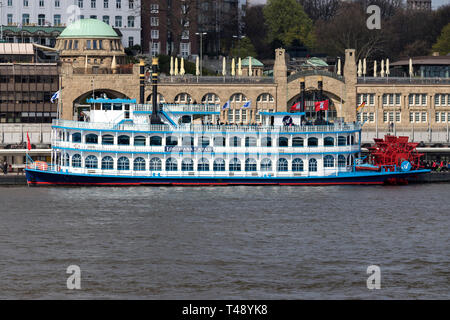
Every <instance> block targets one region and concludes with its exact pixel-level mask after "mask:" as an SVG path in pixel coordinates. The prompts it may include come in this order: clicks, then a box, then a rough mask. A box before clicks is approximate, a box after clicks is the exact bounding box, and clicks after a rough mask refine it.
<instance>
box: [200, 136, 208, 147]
mask: <svg viewBox="0 0 450 320" xmlns="http://www.w3.org/2000/svg"><path fill="white" fill-rule="evenodd" d="M198 145H199V146H201V147H202V148H205V147H208V146H209V138H208V137H200V138H198Z"/></svg>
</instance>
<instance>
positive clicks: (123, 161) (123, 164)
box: [117, 157, 130, 170]
mask: <svg viewBox="0 0 450 320" xmlns="http://www.w3.org/2000/svg"><path fill="white" fill-rule="evenodd" d="M117 170H130V160H128V158H127V157H120V158H119V159H118V160H117Z"/></svg>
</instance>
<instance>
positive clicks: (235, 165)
mask: <svg viewBox="0 0 450 320" xmlns="http://www.w3.org/2000/svg"><path fill="white" fill-rule="evenodd" d="M229 170H230V171H241V161H240V160H239V159H238V158H233V159H231V161H230V165H229Z"/></svg>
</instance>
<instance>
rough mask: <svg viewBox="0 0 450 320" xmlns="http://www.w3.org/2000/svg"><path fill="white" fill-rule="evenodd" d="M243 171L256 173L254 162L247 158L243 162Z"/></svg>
mask: <svg viewBox="0 0 450 320" xmlns="http://www.w3.org/2000/svg"><path fill="white" fill-rule="evenodd" d="M245 171H256V160H255V159H253V158H248V159H247V160H245Z"/></svg>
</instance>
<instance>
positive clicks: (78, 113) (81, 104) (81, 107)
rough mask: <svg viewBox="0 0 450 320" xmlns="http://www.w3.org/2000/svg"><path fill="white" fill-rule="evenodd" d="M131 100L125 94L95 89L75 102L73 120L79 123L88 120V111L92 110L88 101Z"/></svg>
mask: <svg viewBox="0 0 450 320" xmlns="http://www.w3.org/2000/svg"><path fill="white" fill-rule="evenodd" d="M91 98H94V99H100V98H104V99H129V97H127V96H126V95H125V94H123V93H121V92H118V91H115V90H109V89H95V90H94V91H88V92H86V93H83V94H82V95H81V96H79V97H78V98H76V99H75V100H74V101H73V118H74V120H77V121H84V120H85V119H86V111H88V110H90V106H91V105H90V104H89V103H87V100H88V99H91Z"/></svg>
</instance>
